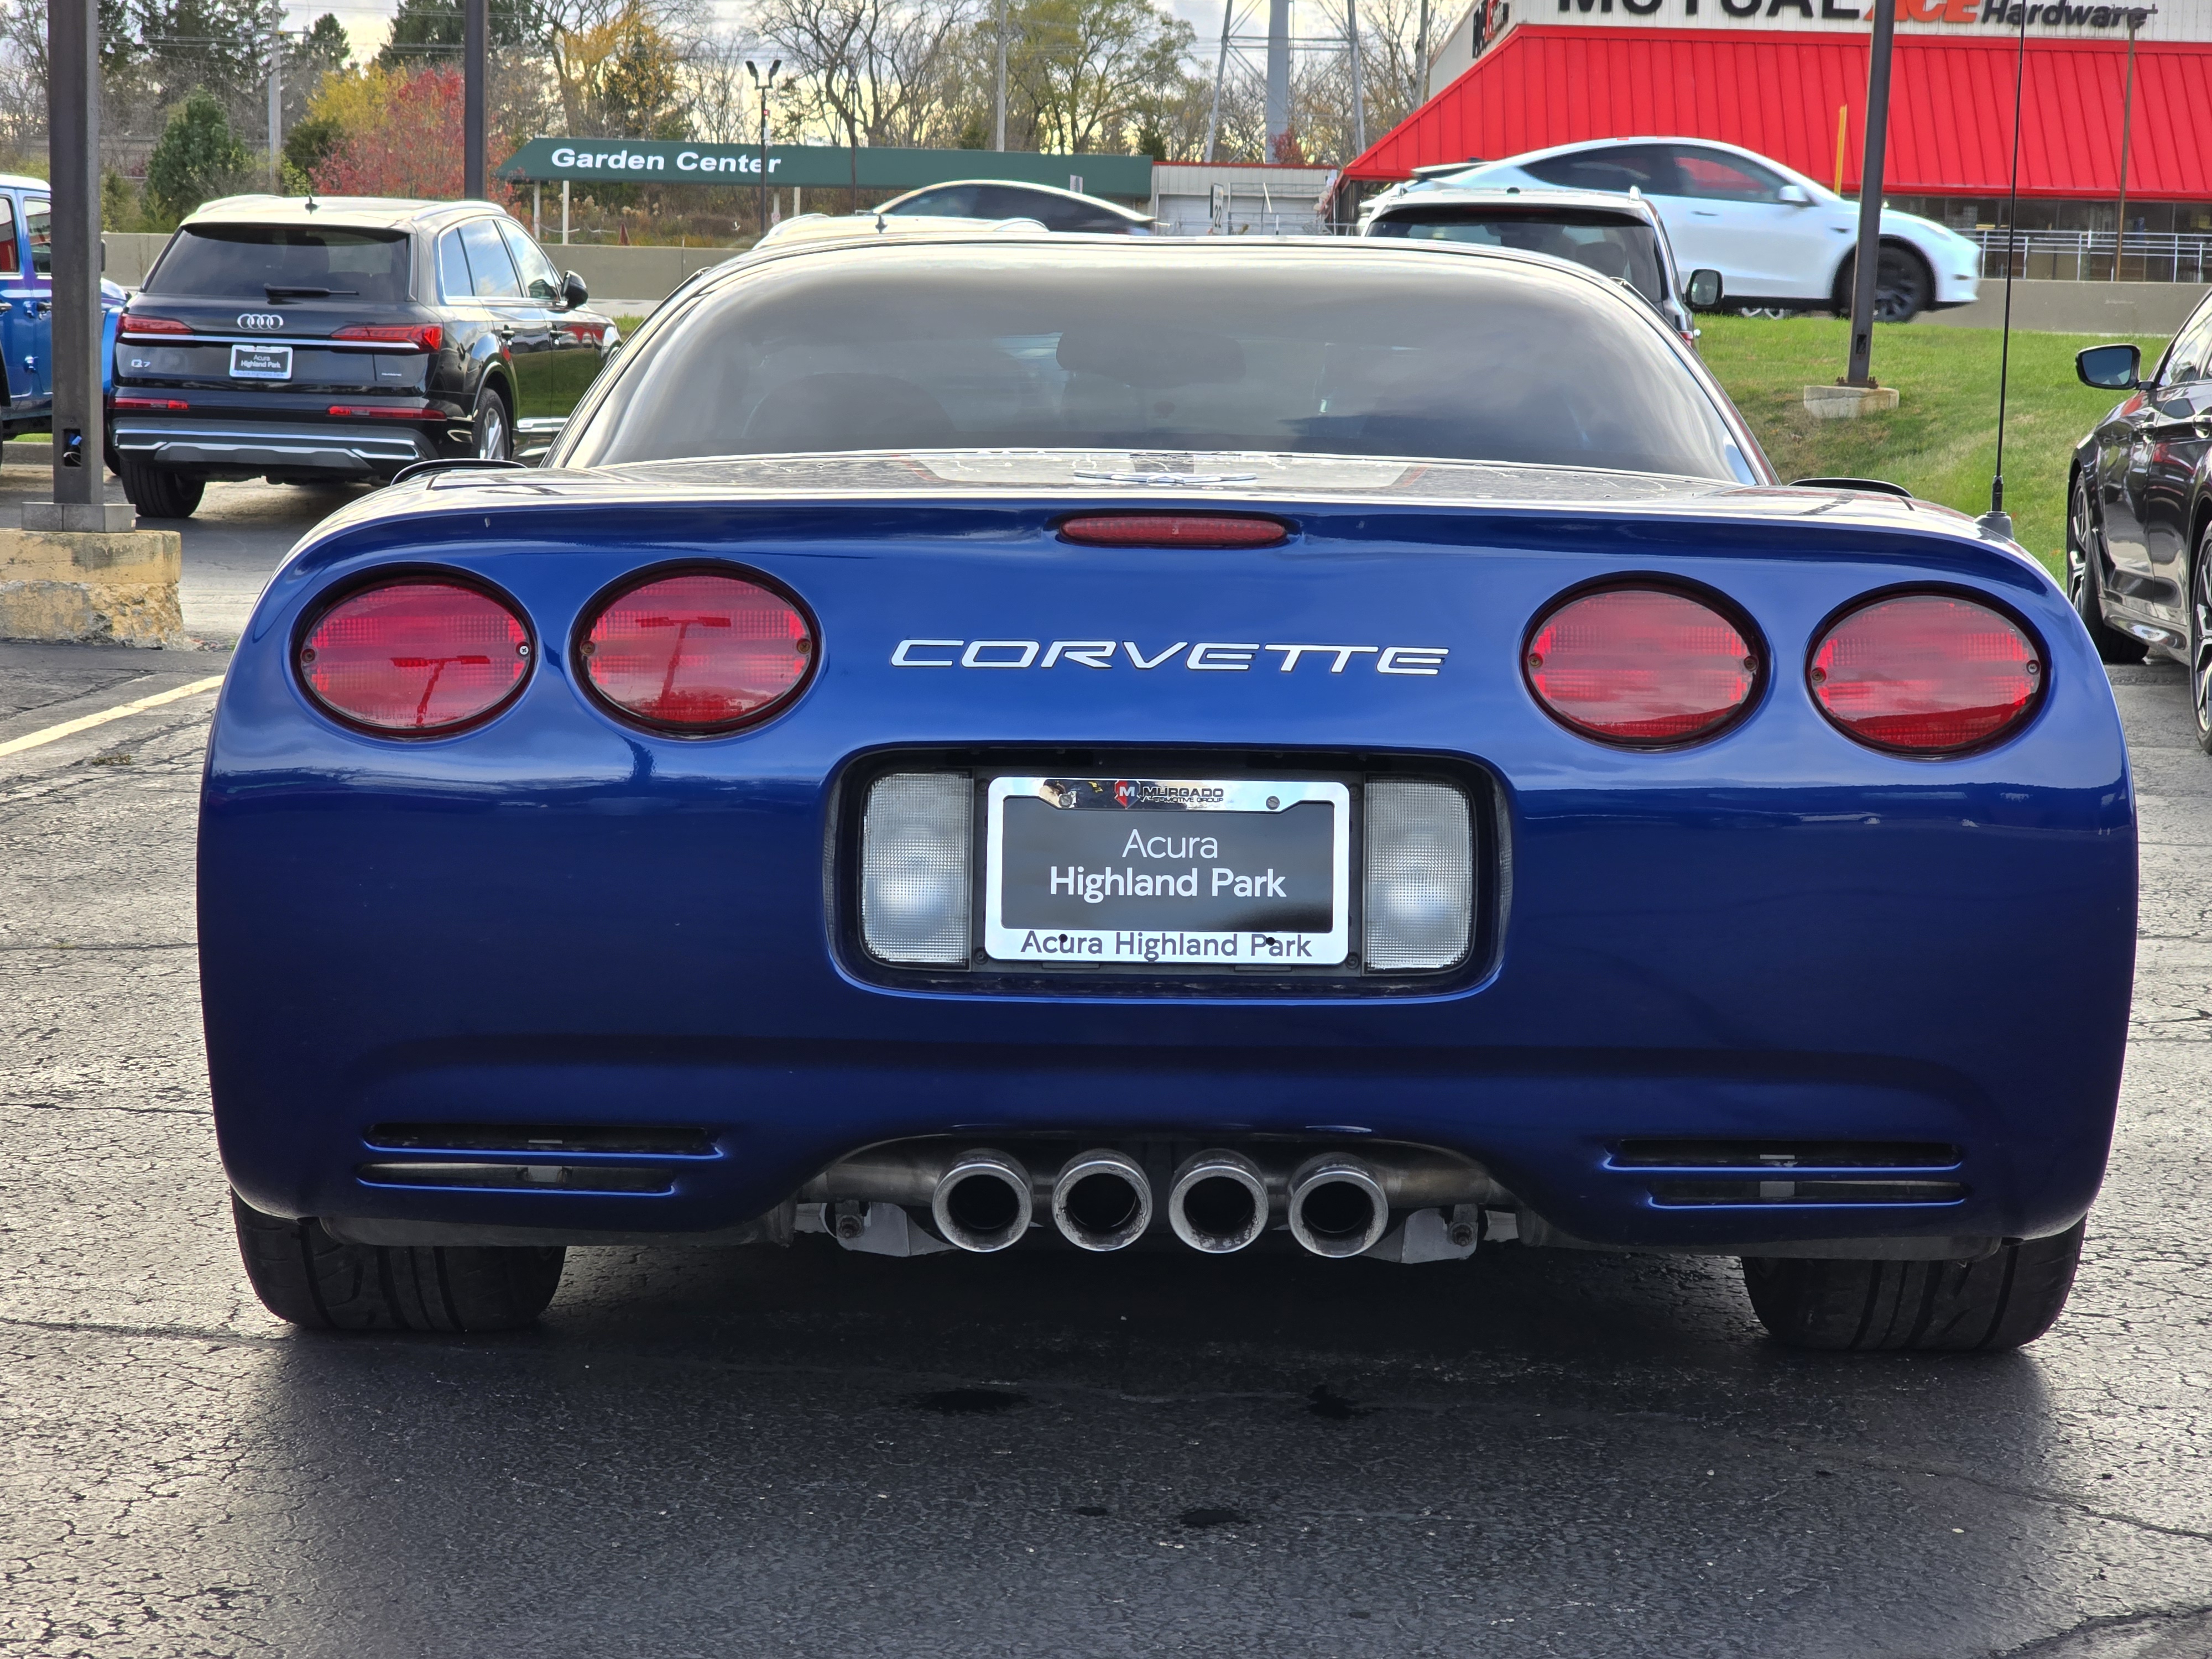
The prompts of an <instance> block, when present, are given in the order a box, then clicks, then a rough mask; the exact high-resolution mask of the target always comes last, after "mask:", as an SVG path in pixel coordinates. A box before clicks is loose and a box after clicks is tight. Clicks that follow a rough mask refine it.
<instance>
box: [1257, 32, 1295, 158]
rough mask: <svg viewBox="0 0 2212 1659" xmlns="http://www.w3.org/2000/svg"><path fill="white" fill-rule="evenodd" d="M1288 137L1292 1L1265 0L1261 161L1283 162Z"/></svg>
mask: <svg viewBox="0 0 2212 1659" xmlns="http://www.w3.org/2000/svg"><path fill="white" fill-rule="evenodd" d="M1290 136H1291V0H1267V154H1266V155H1263V156H1261V158H1260V159H1261V161H1281V160H1282V159H1283V148H1284V143H1283V141H1284V140H1285V139H1286V138H1288V137H1290Z"/></svg>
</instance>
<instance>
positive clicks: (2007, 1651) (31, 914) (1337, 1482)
mask: <svg viewBox="0 0 2212 1659" xmlns="http://www.w3.org/2000/svg"><path fill="white" fill-rule="evenodd" d="M12 448H13V447H12V446H11V449H12ZM4 482H5V486H6V487H5V489H4V490H0V513H12V512H13V511H14V504H15V501H18V500H20V498H21V495H23V494H25V493H27V491H28V489H29V488H31V487H32V486H33V484H34V483H35V482H36V480H35V476H34V475H33V474H32V473H31V472H30V471H29V470H28V469H27V468H24V467H21V466H18V465H11V466H10V467H9V469H8V473H7V477H6V478H5V481H4ZM341 499H343V496H329V495H313V494H310V493H309V492H306V491H301V490H296V489H273V488H270V487H268V486H264V485H258V484H245V485H218V486H215V487H213V488H211V489H210V491H209V494H208V500H207V504H206V506H205V507H204V508H203V510H202V513H201V514H200V516H199V517H198V518H197V519H195V520H193V521H191V525H190V526H189V527H188V528H187V530H186V538H187V539H186V573H185V626H186V629H187V631H188V632H190V633H191V634H194V635H197V636H198V637H200V638H202V639H204V640H208V641H215V642H217V643H218V645H219V644H220V643H221V642H222V641H226V640H228V639H229V638H233V637H234V636H235V635H236V633H237V631H238V629H239V628H240V625H242V623H243V621H244V618H245V615H246V609H247V607H248V606H250V604H251V601H252V592H253V590H254V589H255V588H256V587H257V586H258V583H259V580H261V578H262V576H264V575H265V574H266V572H267V571H268V570H269V569H270V568H273V566H274V565H275V563H276V561H277V560H278V558H280V557H281V556H282V554H283V550H284V548H285V547H287V546H289V544H290V543H291V541H292V540H293V539H294V538H295V537H296V536H297V535H298V534H299V533H300V532H301V530H303V529H304V528H306V527H307V526H308V525H309V524H311V523H312V522H313V520H314V518H315V517H316V516H317V515H318V514H319V513H321V512H324V511H327V510H329V508H330V507H331V506H333V505H335V504H336V502H337V501H338V500H341ZM225 660H226V656H225V653H224V652H223V651H222V650H221V649H213V650H206V651H200V652H180V653H140V652H130V651H122V650H96V649H89V648H76V647H38V646H0V745H4V744H5V743H6V742H7V741H8V740H9V738H15V737H18V736H21V735H23V734H25V733H27V732H33V731H38V730H42V729H45V728H46V727H49V726H52V725H54V724H56V723H58V722H61V721H64V720H70V719H72V718H75V717H76V716H77V715H80V714H86V713H91V712H96V711H98V710H100V709H104V708H112V707H114V706H116V705H117V704H119V703H122V702H129V701H132V700H134V699H137V698H140V697H143V696H147V695H149V694H150V693H153V692H158V691H160V690H165V689H171V688H175V687H181V686H185V685H189V684H193V683H195V682H197V681H199V680H201V679H204V678H210V677H212V676H215V675H218V674H220V673H221V672H222V667H223V665H224V662H225ZM2115 679H2116V682H2117V683H2118V692H2119V698H2120V704H2121V708H2122V710H2123V713H2124V716H2125V718H2126V720H2127V722H2128V726H2129V732H2130V741H2131V744H2132V746H2133V750H2134V756H2135V763H2136V781H2137V785H2138V787H2139V789H2140V791H2141V793H2142V820H2143V826H2144V850H2143V856H2142V874H2143V884H2144V886H2143V903H2142V949H2141V956H2140V960H2139V968H2138V979H2137V993H2136V1014H2135V1030H2134V1042H2133V1047H2132V1049H2131V1054H2130V1067H2129V1072H2128V1078H2127V1084H2126V1092H2125V1097H2124V1101H2123V1103H2122V1116H2121V1127H2120V1132H2119V1138H2118V1146H2117V1147H2116V1149H2115V1152H2114V1156H2113V1161H2112V1172H2111V1176H2110V1178H2109V1180H2108V1182H2107V1185H2106V1193H2105V1198H2104V1201H2103V1203H2102V1205H2101V1206H2100V1210H2099V1211H2098V1212H2097V1215H2096V1216H2095V1217H2094V1218H2093V1220H2092V1223H2091V1233H2090V1242H2089V1246H2088V1250H2087V1260H2086V1261H2085V1264H2084V1267H2083V1270H2082V1274H2081V1281H2080V1284H2079V1286H2078V1288H2077V1290H2076V1291H2075V1298H2074V1301H2073V1304H2072V1305H2071V1307H2070V1309H2069V1311H2068V1313H2067V1315H2066V1316H2065V1317H2064V1318H2063V1320H2062V1321H2061V1322H2060V1323H2059V1325H2058V1326H2057V1328H2056V1330H2055V1331H2054V1332H2053V1333H2052V1334H2051V1335H2050V1336H2049V1337H2047V1338H2046V1339H2045V1340H2043V1341H2042V1342H2040V1343H2039V1344H2037V1345H2036V1346H2033V1348H2030V1349H2028V1350H2027V1351H2025V1352H2021V1353H2018V1354H2011V1355H2004V1356H2000V1357H1994V1358H1967V1359H1960V1358H1888V1357H1878V1358H1845V1359H1837V1358H1817V1357H1812V1356H1807V1355H1803V1354H1796V1353H1791V1352H1785V1351H1783V1350H1781V1349H1778V1348H1777V1347H1775V1346H1772V1345H1771V1344H1770V1343H1769V1342H1767V1341H1766V1340H1765V1338H1764V1337H1763V1336H1762V1335H1761V1334H1760V1333H1759V1328H1758V1326H1757V1324H1756V1322H1754V1320H1753V1317H1752V1314H1751V1310H1750V1308H1749V1306H1748V1304H1747V1302H1746V1300H1745V1298H1744V1296H1743V1293H1742V1291H1741V1285H1740V1283H1739V1281H1738V1279H1737V1277H1736V1274H1735V1268H1734V1266H1733V1264H1732V1263H1722V1262H1710V1263H1708V1262H1687V1261H1665V1260H1659V1259H1648V1258H1629V1257H1615V1256H1607V1255H1579V1254H1575V1253H1571V1252H1565V1251H1533V1250H1528V1249H1521V1248H1519V1247H1516V1246H1504V1247H1499V1248H1496V1249H1486V1250H1485V1251H1483V1252H1482V1253H1480V1254H1479V1255H1477V1256H1476V1258H1475V1259H1474V1261H1472V1262H1470V1263H1467V1264H1464V1265H1453V1266H1431V1267H1418V1268H1402V1267H1382V1266H1378V1265H1376V1264H1371V1263H1365V1262H1350V1263H1335V1262H1328V1261H1316V1260H1313V1259H1310V1258H1305V1257H1302V1256H1300V1257H1283V1258H1269V1259H1254V1258H1235V1259H1231V1260H1226V1261H1214V1260H1209V1259H1205V1258H1199V1257H1194V1256H1192V1255H1188V1254H1184V1253H1177V1254H1175V1255H1157V1256H1153V1255H1138V1254H1132V1255H1123V1256H1114V1257H1108V1258H1101V1259H1080V1260H1079V1259H1074V1258H1073V1257H1072V1256H1070V1255H1059V1254H1053V1255H1046V1254H1038V1255H1026V1254H1023V1253H1016V1254H1015V1255H1010V1256H1001V1257H991V1258H987V1259H969V1258H948V1257H943V1256H939V1257H933V1258H927V1259H922V1260H918V1261H887V1260H881V1259H876V1258H869V1257H861V1256H853V1255H844V1254H842V1252H840V1251H839V1250H837V1249H836V1247H835V1246H834V1245H832V1244H830V1243H829V1242H828V1241H827V1240H824V1239H822V1238H819V1237H807V1238H802V1239H800V1240H799V1241H798V1243H797V1244H796V1245H795V1246H794V1248H793V1249H791V1250H789V1251H788V1252H780V1251H774V1250H768V1249H756V1250H741V1251H682V1250H660V1251H654V1250H639V1249H599V1250H577V1251H573V1252H571V1254H570V1256H569V1266H568V1276H567V1278H566V1279H565V1280H564V1283H563V1285H562V1291H561V1293H560V1295H559V1297H558V1298H557V1299H556V1302H555V1304H554V1306H553V1308H552V1310H551V1312H550V1315H549V1316H547V1318H546V1319H545V1320H544V1322H543V1324H542V1325H541V1326H540V1327H539V1328H537V1329H536V1330H534V1331H532V1332H529V1333H526V1334H522V1335H520V1336H519V1337H501V1338H477V1339H459V1340H454V1339H447V1338H431V1337H422V1338H409V1337H374V1338H359V1337H349V1338H325V1337H311V1336H306V1335H301V1334H296V1333H295V1332H292V1331H290V1330H289V1329H288V1328H284V1327H283V1326H281V1325H279V1324H278V1323H277V1322H275V1321H274V1320H272V1319H270V1317H268V1316H266V1315H264V1313H263V1312H262V1310H260V1308H259V1306H258V1304H256V1303H255V1302H254V1300H253V1299H252V1296H251V1294H250V1292H249V1291H247V1289H246V1283H245V1280H244V1277H243V1275H242V1273H240V1268H239V1265H238V1261H237V1256H236V1255H235V1252H234V1248H233V1245H232V1242H231V1237H230V1230H229V1223H228V1216H227V1213H226V1211H225V1199H224V1188H223V1182H222V1172H221V1170H220V1168H219V1167H218V1164H217V1163H216V1155H215V1148H214V1141H213V1136H212V1134H211V1132H210V1127H209V1121H208V1113H207V1105H208V1103H207V1092H206V1079H205V1075H204V1068H203V1065H202V1060H201V1049H200V1035H199V1016H198V1008H197V1000H196V994H195V982H194V966H195V963H194V954H193V910H192V834H193V808H194V794H195V790H196V786H197V780H198V769H199V757H200V751H201V746H202V744H203V742H204V736H205V732H206V725H207V720H208V718H209V715H210V710H211V708H212V704H213V696H212V693H211V692H199V693H196V694H193V695H190V696H185V697H182V698H180V699H179V700H177V701H175V702H169V703H166V704H162V705H161V706H159V707H157V708H150V709H149V710H147V711H146V712H144V713H143V714H137V715H134V716H131V717H129V718H126V719H123V720H115V721H112V722H110V723H108V724H106V725H103V726H98V727H96V728H93V729H89V730H87V731H84V732H80V733H78V734H76V735H75V736H72V737H69V738H63V739H61V740H58V741H57V742H53V743H51V744H44V745H42V746H40V747H37V748H34V749H30V750H22V751H20V752H17V753H15V754H9V755H0V1125H4V1131H0V1133H4V1143H0V1144H4V1148H5V1152H4V1156H0V1379H4V1381H0V1655H11V1656H12V1655H22V1656H35V1659H67V1656H80V1655H82V1656H100V1659H170V1656H178V1659H183V1656H204V1655H220V1656H234V1655H235V1656H246V1655H284V1656H321V1655H339V1654H343V1655H347V1656H386V1655H392V1656H400V1655H439V1656H447V1655H487V1656H502V1659H503V1656H520V1655H528V1656H532V1659H569V1656H575V1659H585V1656H591V1659H605V1656H615V1655H637V1656H652V1659H684V1656H695V1655H696V1656H708V1655H712V1656H726V1655H750V1654H769V1653H782V1652H794V1653H804V1654H807V1655H809V1656H813V1659H826V1656H840V1659H842V1656H850V1655H876V1654H881V1655H912V1654H917V1653H923V1652H928V1653H934V1654H941V1655H951V1656H967V1655H1008V1656H1013V1655H1021V1656H1031V1655H1051V1656H1060V1655H1066V1656H1102V1655H1119V1654H1157V1653H1176V1654H1185V1653H1188V1654H1194V1655H1207V1656H1211V1655H1227V1654H1231V1653H1236V1654H1255V1655H1269V1656H1305V1655H1315V1656H1324V1655H1348V1654H1390V1655H1398V1654H1408V1655H1419V1654H1440V1655H1441V1654H1451V1655H1484V1656H1488V1655H1498V1656H1523V1655H1526V1656H1549V1655H1560V1656H1578V1659H1579V1656H1588V1659H1631V1656H1633V1659H1647V1656H1648V1659H1693V1656H1694V1659H1704V1656H1759V1659H1768V1656H1772V1659H1845V1656H1850V1659H1857V1656H1875V1655H1881V1656H1911V1659H1937V1656H1940V1659H1967V1656H1996V1655H2003V1656H2015V1655H2023V1656H2024V1655H2031V1654H2032V1655H2035V1656H2039V1659H2042V1656H2048V1659H2123V1656H2124V1659H2182V1656H2203V1655H2206V1654H2212V1432H2208V1428H2212V1194H2208V1191H2207V1187H2206V1183H2205V1181H2204V1178H2203V1170H2204V1168H2205V1166H2206V1164H2208V1162H2212V1132H2208V1128H2207V1125H2206V1121H2205V1102H2206V1100H2207V1098H2208V1095H2212V1003H2208V1000H2207V993H2206V989H2205V987H2206V984H2207V977H2208V976H2207V968H2208V966H2212V883H2208V882H2207V880H2206V879H2205V876H2204V872H2203V861H2204V860H2206V859H2207V858H2208V857H2212V760H2208V759H2206V758H2205V757H2203V756H2202V755H2200V754H2198V753H2197V750H2196V749H2195V747H2194V746H2193V744H2191V740H2190V733H2189V714H2188V709H2187V704H2186V691H2185V686H2184V683H2183V678H2182V674H2181V671H2179V669H2178V668H2173V667H2171V666H2159V667H2145V668H2140V669H2124V670H2117V671H2115ZM298 944H299V948H300V949H301V950H302V951H312V950H313V949H314V948H315V941H314V940H313V939H302V940H300V941H299V942H298ZM2015 989H2016V994H2018V995H2020V996H2022V997H2026V998H2032V999H2033V1000H2035V1001H2036V1002H2037V1003H2038V1004H2039V1005H2040V1006H2043V1007H2045V1008H2046V1009H2047V1010H2048V1015H2049V1018H2051V1019H2052V1020H2056V1021H2063V1020H2064V1019H2066V1018H2067V1016H2068V1007H2069V997H2068V987H2066V986H2065V985H2064V984H2035V983H2022V984H2021V985H2019V986H2018V987H2015ZM308 1104H310V1103H303V1107H305V1106H307V1105H308Z"/></svg>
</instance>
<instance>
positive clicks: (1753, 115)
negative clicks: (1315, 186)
mask: <svg viewBox="0 0 2212 1659" xmlns="http://www.w3.org/2000/svg"><path fill="white" fill-rule="evenodd" d="M2014 42H2015V35H2014V33H2013V32H2012V31H2010V30H2005V31H2002V32H1998V31H1996V30H1992V31H1991V32H1990V33H1989V34H1987V35H1978V36H1972V37H1963V38H1962V37H1960V36H1957V35H1926V34H1899V36H1898V37H1897V55H1896V58H1895V68H1894V80H1893V83H1892V86H1891V89H1890V118H1889V121H1890V124H1889V154H1888V158H1887V165H1886V167H1885V177H1884V180H1883V189H1884V192H1885V193H1886V194H1888V195H1893V196H2001V195H2002V194H2004V193H2005V191H2006V189H2007V187H2008V182H2009V174H2010V166H2011V136H2012V95H2013V52H2014ZM2126 57H2127V46H2126V43H2125V42H2124V40H2053V39H2049V38H2038V36H2037V35H2036V33H2035V32H2034V30H2033V27H2031V28H2030V30H2029V32H2028V40H2027V70H2026V78H2025V84H2024V86H2023V88H2022V93H2021V108H2022V115H2021V154H2020V192H2021V195H2023V196H2042V197H2097V196H2109V195H2112V194H2113V193H2114V192H2115V191H2117V190H2118V188H2119V173H2120V164H2119V157H2120V101H2121V93H2122V88H2123V82H2124V75H2125V65H2126ZM2135 72H2136V86H2135V131H2134V135H2133V137H2131V139H2130V143H2129V146H2128V195H2129V196H2130V198H2133V199H2136V200H2142V201H2164V202H2202V201H2212V45H2204V44H2199V43H2197V42H2188V43H2181V42H2173V41H2160V42H2155V43H2154V42H2151V41H2141V42H2138V43H2137V45H2136V71H2135ZM1866 82H1867V41H1866V40H1865V39H1864V38H1863V37H1858V36H1845V37H1838V36H1833V35H1820V34H1809V33H1795V34H1793V33H1756V34H1722V33H1718V32H1717V31H1711V30H1702V29H1656V30H1654V29H1607V28H1546V27H1541V26H1537V25H1524V26H1522V27H1518V28H1516V29H1515V30H1514V31H1513V32H1512V33H1510V34H1509V35H1507V36H1506V38H1505V39H1504V40H1503V41H1501V42H1500V43H1499V44H1498V46H1495V47H1494V48H1492V50H1491V51H1490V52H1488V53H1486V55H1485V56H1483V57H1482V58H1479V59H1477V60H1476V63H1475V64H1474V68H1472V69H1470V70H1468V71H1467V73H1466V74H1464V75H1462V76H1460V77H1459V79H1458V80H1456V81H1455V82H1452V83H1451V85H1450V86H1449V87H1447V88H1444V89H1443V91H1442V92H1440V93H1438V94H1437V95H1436V96H1435V97H1433V98H1431V100H1429V101H1428V102H1427V103H1426V104H1424V105H1423V106H1421V107H1420V108H1419V109H1418V110H1416V111H1414V112H1413V114H1411V115H1409V116H1407V118H1406V119H1405V120H1403V121H1401V123H1399V125H1397V126H1396V127H1395V128H1394V129H1392V130H1391V131H1389V133H1387V134H1385V135H1384V136H1383V137H1382V138H1381V139H1380V140H1378V141H1377V142H1376V143H1375V144H1373V145H1372V146H1370V148H1369V149H1368V150H1367V152H1366V154H1364V155H1362V156H1360V157H1359V159H1358V161H1354V162H1353V163H1352V165H1351V166H1350V167H1346V169H1345V176H1346V178H1348V179H1373V180H1383V179H1404V178H1408V177H1410V176H1411V175H1412V173H1413V169H1414V168H1415V167H1426V166H1430V165H1431V164H1434V163H1437V162H1446V161H1466V160H1468V159H1469V158H1471V157H1480V158H1482V159H1484V160H1486V161H1496V160H1498V159H1500V158H1502V157H1504V156H1508V155H1518V154H1520V153H1521V152H1522V151H1524V150H1531V149H1545V148H1546V147H1547V146H1549V145H1553V144H1567V143H1577V142H1578V141H1580V140H1583V139H1586V138H1622V137H1643V136H1662V137H1698V138H1716V139H1719V140H1721V141H1723V142H1724V143H1731V144H1741V145H1742V146H1743V147H1744V148H1745V149H1753V150H1757V151H1759V153H1760V154H1761V155H1771V156H1772V157H1774V159H1775V160H1777V161H1782V162H1784V163H1785V164H1787V165H1788V166H1790V167H1795V168H1796V169H1797V171H1798V172H1800V173H1804V174H1806V175H1808V177H1810V178H1814V179H1819V180H1820V182H1821V183H1823V184H1832V183H1833V182H1834V179H1835V167H1836V111H1837V109H1838V106H1843V107H1845V108H1847V109H1848V110H1849V112H1850V114H1849V117H1848V125H1847V131H1846V135H1845V138H1844V189H1845V190H1846V191H1850V190H1856V189H1857V187H1858V177H1859V156H1860V154H1861V149H1862V147H1863V144H1864V143H1865V131H1866V122H1865V117H1866Z"/></svg>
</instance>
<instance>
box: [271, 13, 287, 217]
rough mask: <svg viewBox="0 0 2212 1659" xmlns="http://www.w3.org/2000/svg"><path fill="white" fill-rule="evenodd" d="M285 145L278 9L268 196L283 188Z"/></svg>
mask: <svg viewBox="0 0 2212 1659" xmlns="http://www.w3.org/2000/svg"><path fill="white" fill-rule="evenodd" d="M283 143H284V13H283V9H282V8H281V7H280V8H278V9H277V11H276V15H275V16H273V17H272V18H270V22H269V193H270V195H272V196H274V195H276V193H278V192H279V191H282V190H283V188H284V167H283V162H282V161H279V160H278V157H279V156H280V155H283Z"/></svg>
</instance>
